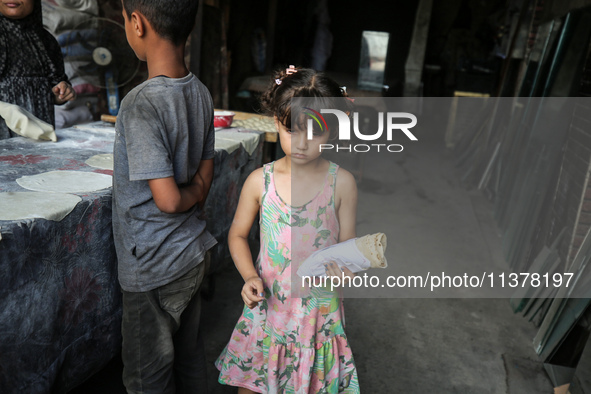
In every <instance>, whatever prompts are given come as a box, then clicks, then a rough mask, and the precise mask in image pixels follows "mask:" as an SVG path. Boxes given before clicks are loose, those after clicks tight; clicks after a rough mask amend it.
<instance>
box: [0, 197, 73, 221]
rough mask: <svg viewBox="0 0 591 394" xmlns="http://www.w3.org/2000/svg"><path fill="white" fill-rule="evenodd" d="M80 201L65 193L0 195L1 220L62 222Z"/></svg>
mask: <svg viewBox="0 0 591 394" xmlns="http://www.w3.org/2000/svg"><path fill="white" fill-rule="evenodd" d="M80 201H82V199H81V198H80V197H78V196H75V195H73V194H65V193H35V192H15V193H0V220H22V219H38V218H42V219H47V220H54V221H60V220H62V219H63V218H65V217H66V216H67V215H68V214H69V213H70V212H72V210H73V209H74V208H75V207H76V204H78V203H79V202H80Z"/></svg>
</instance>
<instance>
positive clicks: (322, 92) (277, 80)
mask: <svg viewBox="0 0 591 394" xmlns="http://www.w3.org/2000/svg"><path fill="white" fill-rule="evenodd" d="M298 97H305V98H310V100H306V101H305V102H309V103H313V104H311V105H313V106H315V107H317V108H333V109H340V110H341V111H343V112H347V113H350V112H351V111H352V108H353V105H352V103H351V101H349V100H345V99H344V98H346V97H348V96H347V92H346V91H345V90H344V89H342V88H341V87H340V86H339V85H338V84H337V83H336V82H335V81H334V80H332V79H331V78H329V77H328V76H327V75H326V74H325V73H323V72H320V71H316V70H313V69H311V68H297V72H296V73H293V74H291V75H288V74H287V72H286V70H285V69H282V70H280V71H278V72H277V73H276V75H275V77H274V78H273V80H272V81H271V83H270V86H269V88H268V89H267V91H265V93H263V95H262V96H261V109H262V110H263V111H264V113H265V114H266V115H269V116H276V117H277V119H279V121H280V122H281V123H282V124H283V125H284V126H285V127H287V128H291V125H292V115H293V118H294V119H297V120H296V122H298V123H299V122H301V119H299V116H298V115H297V114H296V113H298V114H299V113H300V109H301V108H295V106H294V108H292V105H291V104H292V101H291V100H292V99H293V98H298ZM332 118H333V116H329V117H327V123H329V119H332ZM328 126H329V130H330V132H331V137H334V132H335V131H336V127H334V125H333V127H331V124H329V125H328Z"/></svg>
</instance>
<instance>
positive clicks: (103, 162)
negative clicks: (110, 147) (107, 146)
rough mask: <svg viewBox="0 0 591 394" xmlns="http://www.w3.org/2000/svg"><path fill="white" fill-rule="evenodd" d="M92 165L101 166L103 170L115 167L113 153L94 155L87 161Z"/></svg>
mask: <svg viewBox="0 0 591 394" xmlns="http://www.w3.org/2000/svg"><path fill="white" fill-rule="evenodd" d="M85 163H86V164H88V165H89V166H91V167H95V168H101V169H103V170H112V169H113V154H112V153H105V154H102V155H94V156H92V157H91V158H89V159H88V160H86V162H85Z"/></svg>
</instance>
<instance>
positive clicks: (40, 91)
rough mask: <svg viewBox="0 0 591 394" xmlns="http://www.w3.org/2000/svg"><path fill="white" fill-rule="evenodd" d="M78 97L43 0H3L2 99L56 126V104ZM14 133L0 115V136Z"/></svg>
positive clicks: (0, 4) (0, 34)
mask: <svg viewBox="0 0 591 394" xmlns="http://www.w3.org/2000/svg"><path fill="white" fill-rule="evenodd" d="M75 97H76V93H75V92H74V89H72V86H71V85H70V84H69V82H68V77H67V76H66V74H65V72H64V60H63V57H62V52H61V50H60V47H59V45H58V43H57V41H56V40H55V38H54V37H53V36H52V35H51V33H49V32H48V31H47V30H45V29H44V28H43V18H42V14H41V0H0V101H4V102H6V103H11V104H16V105H18V106H20V107H22V108H24V109H26V110H27V111H29V112H31V113H32V114H33V115H35V116H36V117H38V118H39V119H41V120H43V121H45V122H47V123H49V124H51V125H52V126H55V115H54V108H53V106H54V104H63V103H65V102H66V101H71V100H74V99H75ZM14 136H16V134H15V133H14V132H12V131H11V130H10V129H9V128H8V127H7V126H6V123H5V122H4V119H2V118H0V140H1V139H6V138H10V137H14Z"/></svg>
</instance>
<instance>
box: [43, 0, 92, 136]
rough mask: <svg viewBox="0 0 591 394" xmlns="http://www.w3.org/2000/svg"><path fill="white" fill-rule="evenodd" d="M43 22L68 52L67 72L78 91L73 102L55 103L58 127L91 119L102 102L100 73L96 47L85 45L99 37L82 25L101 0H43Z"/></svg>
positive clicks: (65, 53)
mask: <svg viewBox="0 0 591 394" xmlns="http://www.w3.org/2000/svg"><path fill="white" fill-rule="evenodd" d="M42 5H43V25H44V26H45V28H46V29H47V30H49V31H50V32H51V33H52V34H53V35H54V36H56V38H57V41H58V43H59V45H60V47H61V50H62V54H63V55H64V67H65V71H66V75H68V78H69V79H70V83H71V84H72V87H73V88H74V90H75V91H76V94H77V95H78V97H77V99H76V100H75V101H73V102H68V103H67V104H65V105H62V106H56V107H55V126H56V128H58V129H59V128H64V127H69V126H72V125H75V124H80V123H85V122H89V121H91V120H92V119H93V115H92V113H93V112H95V109H96V107H97V106H98V102H99V98H98V93H99V92H100V88H99V87H98V86H99V82H100V79H99V76H98V75H93V74H92V72H90V70H91V69H92V67H93V64H92V48H89V47H88V46H87V45H85V44H86V43H88V42H91V41H92V39H93V37H94V38H96V35H97V32H96V30H93V29H86V30H83V29H81V28H80V26H81V25H82V24H83V23H84V22H87V21H89V20H91V19H92V18H94V17H97V16H98V14H99V6H98V4H97V0H42Z"/></svg>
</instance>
